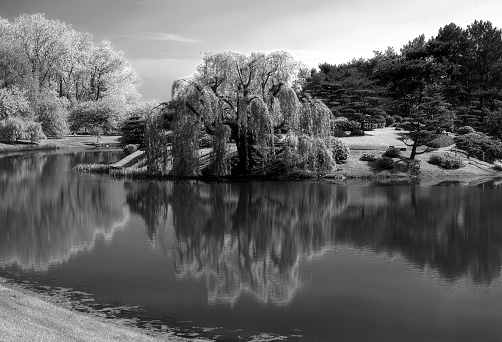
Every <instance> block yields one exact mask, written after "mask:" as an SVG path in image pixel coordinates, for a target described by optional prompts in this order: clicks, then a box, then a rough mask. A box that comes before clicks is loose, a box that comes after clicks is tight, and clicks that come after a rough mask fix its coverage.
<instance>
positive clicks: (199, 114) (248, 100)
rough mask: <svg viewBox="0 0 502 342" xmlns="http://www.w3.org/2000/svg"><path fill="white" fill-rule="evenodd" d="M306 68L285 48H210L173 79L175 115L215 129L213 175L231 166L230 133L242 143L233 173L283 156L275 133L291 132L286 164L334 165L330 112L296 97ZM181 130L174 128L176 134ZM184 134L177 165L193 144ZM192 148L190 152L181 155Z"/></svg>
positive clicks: (323, 169)
mask: <svg viewBox="0 0 502 342" xmlns="http://www.w3.org/2000/svg"><path fill="white" fill-rule="evenodd" d="M304 71H305V68H304V67H303V66H302V64H301V63H300V62H297V61H294V59H293V57H292V55H291V54H289V53H288V52H284V51H279V52H272V53H270V54H265V53H252V54H251V55H250V56H246V55H243V54H239V53H234V52H222V53H213V52H208V53H206V54H205V55H204V58H203V63H202V64H201V65H200V66H199V67H198V68H197V70H196V72H195V74H194V75H193V76H192V77H190V78H188V79H182V80H178V81H176V82H174V84H173V89H172V99H173V101H175V102H176V103H177V104H178V105H177V106H176V110H177V114H176V118H177V120H187V119H186V118H188V117H191V118H193V121H191V122H192V125H193V126H194V127H195V126H196V125H200V127H203V129H204V130H205V131H206V132H207V133H208V134H210V135H211V136H212V144H213V152H212V153H213V166H212V167H211V170H212V173H213V174H215V175H226V174H228V173H229V161H228V158H227V152H228V148H227V141H228V140H231V141H232V142H234V143H235V145H236V147H237V155H238V163H237V165H236V168H235V171H236V173H238V174H248V173H251V172H252V171H253V170H256V169H260V168H261V169H263V170H265V166H266V165H267V163H270V162H271V161H273V160H275V161H277V159H278V156H277V154H276V145H277V141H275V140H277V137H275V136H274V134H276V133H285V134H286V136H287V138H286V139H285V140H286V141H288V142H289V143H285V146H284V149H285V151H286V152H283V153H282V157H281V158H282V159H283V160H284V161H286V162H287V163H289V165H292V164H295V163H296V164H298V165H300V167H304V168H306V169H308V170H311V171H316V172H327V171H329V169H330V168H331V167H332V166H333V162H332V157H331V155H332V153H331V148H330V144H329V143H328V140H327V134H328V132H329V123H330V120H331V112H330V111H329V109H327V107H326V106H324V105H323V104H322V103H321V102H318V101H311V100H305V101H303V103H301V102H300V101H299V100H298V97H297V92H296V91H297V90H298V87H299V83H300V76H299V75H301V74H302V72H304ZM179 127H180V129H181V128H182V127H184V126H179ZM183 134H184V133H182V132H181V131H180V132H177V131H176V129H175V130H174V136H175V137H176V136H178V135H183ZM184 139H187V140H185V144H180V146H178V147H177V146H175V145H173V163H174V164H176V158H177V157H176V156H177V153H178V152H176V149H177V148H185V149H186V148H187V146H196V144H194V143H193V142H194V141H195V139H196V136H195V135H193V136H190V137H187V136H184ZM295 141H296V143H295ZM192 155H193V154H191V153H189V152H188V151H186V152H184V153H181V154H180V155H179V156H180V157H183V158H186V157H187V156H192ZM330 158H331V159H330ZM191 165H192V166H193V167H198V165H196V163H193V164H191ZM184 172H186V173H187V175H192V174H195V173H196V171H194V170H191V171H190V170H188V169H186V170H184ZM197 172H198V171H197Z"/></svg>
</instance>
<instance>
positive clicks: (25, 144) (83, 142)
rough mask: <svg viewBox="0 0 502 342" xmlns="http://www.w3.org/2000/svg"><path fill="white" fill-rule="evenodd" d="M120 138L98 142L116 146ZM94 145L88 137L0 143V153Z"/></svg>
mask: <svg viewBox="0 0 502 342" xmlns="http://www.w3.org/2000/svg"><path fill="white" fill-rule="evenodd" d="M119 138H120V136H108V135H106V136H101V137H100V138H99V142H100V143H101V144H102V145H107V144H116V143H118V139H119ZM95 143H96V137H93V136H90V135H80V136H66V137H64V138H61V139H45V140H43V141H41V142H40V143H39V144H31V143H30V142H29V141H24V140H22V141H18V142H16V143H15V144H5V143H2V142H0V152H11V151H29V150H31V149H45V148H50V147H54V148H60V149H64V148H88V147H91V146H92V145H90V144H95Z"/></svg>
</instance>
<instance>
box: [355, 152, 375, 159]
mask: <svg viewBox="0 0 502 342" xmlns="http://www.w3.org/2000/svg"><path fill="white" fill-rule="evenodd" d="M376 159H377V158H376V157H375V154H374V153H363V155H362V156H361V157H360V158H359V160H362V161H375V160H376Z"/></svg>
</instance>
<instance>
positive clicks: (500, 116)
mask: <svg viewBox="0 0 502 342" xmlns="http://www.w3.org/2000/svg"><path fill="white" fill-rule="evenodd" d="M483 128H484V129H483V130H484V131H485V132H486V133H488V134H490V135H491V136H493V137H494V138H495V139H498V140H502V110H501V109H500V108H499V109H497V110H495V111H493V112H492V113H490V114H488V116H487V117H486V122H485V125H484V127H483Z"/></svg>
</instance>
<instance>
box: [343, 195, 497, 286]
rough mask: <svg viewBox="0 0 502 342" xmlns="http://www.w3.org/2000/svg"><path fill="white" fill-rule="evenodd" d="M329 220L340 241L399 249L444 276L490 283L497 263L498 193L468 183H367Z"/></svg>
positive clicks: (383, 249) (495, 272)
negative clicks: (389, 184)
mask: <svg viewBox="0 0 502 342" xmlns="http://www.w3.org/2000/svg"><path fill="white" fill-rule="evenodd" d="M350 197H351V199H352V200H353V201H352V202H351V204H350V205H349V207H348V208H347V210H346V211H345V213H343V214H342V215H340V216H339V217H338V218H337V219H336V220H335V221H336V226H337V231H336V239H337V241H340V242H347V243H350V244H356V245H358V246H364V247H368V246H369V247H371V248H373V249H374V250H376V251H377V252H378V251H388V252H399V253H400V254H402V255H403V256H404V257H405V258H406V259H408V260H409V261H411V262H412V264H414V265H416V266H418V267H421V268H423V267H425V266H428V267H432V268H434V269H437V270H438V271H439V274H440V275H441V276H442V277H444V278H447V279H458V278H460V277H463V276H466V275H468V276H469V277H471V278H472V280H473V281H474V282H477V283H490V282H491V281H492V280H493V279H495V278H496V277H499V276H500V268H501V266H502V229H501V222H502V210H501V208H502V193H501V192H500V191H492V190H490V191H483V190H481V189H477V188H470V187H448V188H444V187H430V188H417V187H411V188H407V187H405V188H403V187H388V188H378V187H367V188H356V189H352V191H350Z"/></svg>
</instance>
